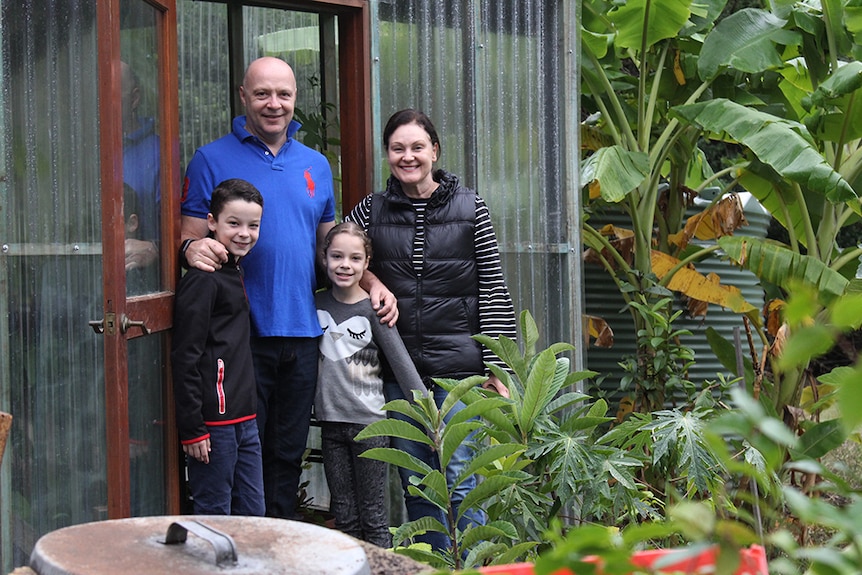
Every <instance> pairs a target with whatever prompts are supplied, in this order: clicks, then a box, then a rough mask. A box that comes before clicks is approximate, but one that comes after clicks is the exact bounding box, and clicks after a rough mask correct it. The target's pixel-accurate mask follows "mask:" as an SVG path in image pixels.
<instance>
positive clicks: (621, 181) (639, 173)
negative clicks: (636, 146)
mask: <svg viewBox="0 0 862 575" xmlns="http://www.w3.org/2000/svg"><path fill="white" fill-rule="evenodd" d="M648 174H649V157H648V156H647V155H646V154H645V153H643V152H630V151H628V150H626V149H625V148H623V147H622V146H608V147H606V148H601V149H599V150H598V151H597V152H596V153H595V154H593V155H592V156H590V157H589V158H587V159H586V160H585V161H584V163H583V167H582V168H581V181H582V182H585V183H587V184H589V186H590V197H593V198H595V197H599V196H601V197H602V198H603V199H604V200H606V201H608V202H619V201H622V200H623V199H624V198H625V197H626V195H627V194H628V193H629V192H631V191H632V190H634V189H635V188H636V187H638V186H639V185H641V183H643V181H644V180H645V179H646V178H647V175H648Z"/></svg>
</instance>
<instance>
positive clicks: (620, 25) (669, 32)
mask: <svg viewBox="0 0 862 575" xmlns="http://www.w3.org/2000/svg"><path fill="white" fill-rule="evenodd" d="M691 4H692V0H629V1H628V2H625V3H623V4H621V5H620V7H619V8H614V9H612V10H611V11H610V12H609V13H608V18H609V19H610V20H611V22H613V23H614V25H615V27H616V29H617V30H618V33H617V39H616V45H617V47H618V48H629V49H632V50H636V51H638V52H640V50H641V48H642V47H643V46H642V45H643V37H644V33H646V47H647V48H649V47H650V46H653V45H654V44H656V43H657V42H660V41H662V40H666V39H668V38H675V37H676V36H677V35H678V34H679V31H680V29H681V28H682V27H683V26H684V25H685V24H686V23H687V22H688V19H689V16H690V14H691V11H690V10H689V8H690V6H691ZM644 23H646V26H645V25H644Z"/></svg>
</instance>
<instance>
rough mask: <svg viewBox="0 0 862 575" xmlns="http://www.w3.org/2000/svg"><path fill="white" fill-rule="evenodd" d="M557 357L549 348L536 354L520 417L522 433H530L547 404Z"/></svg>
mask: <svg viewBox="0 0 862 575" xmlns="http://www.w3.org/2000/svg"><path fill="white" fill-rule="evenodd" d="M556 368H557V359H556V358H555V357H554V354H553V353H551V352H550V351H548V350H545V351H543V352H541V353H540V354H539V355H538V356H536V361H535V363H534V365H533V366H532V367H531V369H530V374H529V376H527V381H526V384H525V385H526V388H525V390H524V403H523V405H522V406H521V410H520V413H519V417H518V422H519V426H520V428H521V432H522V433H529V432H530V431H531V430H532V429H533V423H534V422H535V420H536V418H537V417H538V416H539V414H540V413H542V411H543V410H544V409H545V406H546V405H547V401H546V398H547V397H548V390H549V389H550V388H552V387H553V385H554V374H555V373H556Z"/></svg>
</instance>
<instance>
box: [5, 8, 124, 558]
mask: <svg viewBox="0 0 862 575" xmlns="http://www.w3.org/2000/svg"><path fill="white" fill-rule="evenodd" d="M0 36H2V43H0V46H2V86H3V90H2V93H0V94H2V95H0V109H2V110H3V114H2V123H0V138H2V144H0V150H2V167H3V170H2V174H1V175H0V246H2V249H0V321H2V322H3V325H2V330H0V409H2V410H3V411H9V412H11V413H12V414H13V416H14V418H15V419H14V422H13V428H12V433H11V436H10V443H9V445H8V446H7V450H6V454H5V456H4V461H3V467H2V473H0V570H2V571H3V572H9V571H10V570H11V568H12V566H18V565H25V564H27V561H28V558H29V554H30V551H31V549H32V546H33V544H34V543H35V541H36V539H37V538H38V537H39V536H41V535H42V534H44V533H46V532H48V531H51V530H53V529H57V528H59V527H63V526H65V525H69V524H72V523H81V522H84V521H90V520H93V519H99V518H103V517H104V516H105V510H106V506H107V497H106V485H105V478H106V454H105V430H104V424H103V422H104V411H105V408H104V388H103V381H104V374H103V349H102V345H103V341H102V339H101V338H99V337H96V336H95V334H94V333H93V330H92V329H90V327H89V326H88V324H87V322H88V321H89V320H90V319H95V318H100V317H102V311H101V307H102V303H101V299H102V297H101V269H102V266H101V255H100V254H101V214H100V185H99V162H98V157H99V153H98V151H99V144H98V125H99V124H98V113H97V110H98V107H97V106H98V98H97V94H98V83H97V82H95V81H94V80H93V79H94V78H96V77H97V46H96V14H95V3H94V2H92V1H86V0H38V1H37V0H2V1H0Z"/></svg>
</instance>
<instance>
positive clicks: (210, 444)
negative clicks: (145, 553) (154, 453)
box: [171, 179, 265, 516]
mask: <svg viewBox="0 0 862 575" xmlns="http://www.w3.org/2000/svg"><path fill="white" fill-rule="evenodd" d="M262 214H263V197H262V196H261V194H260V192H259V191H258V190H257V188H255V187H254V186H253V185H251V184H250V183H248V182H246V181H245V180H240V179H231V180H225V181H224V182H222V183H220V184H219V185H218V186H216V188H215V190H213V194H212V200H211V202H210V213H209V214H207V226H208V228H209V230H210V236H211V237H213V238H214V239H215V240H216V241H218V242H220V243H221V244H222V245H224V246H225V248H227V251H228V262H227V263H226V264H225V265H223V266H222V267H221V269H219V270H217V271H216V272H214V273H209V272H203V271H200V270H197V269H190V270H188V272H187V273H186V274H185V275H184V276H183V278H182V279H181V280H180V283H179V286H178V288H177V297H176V307H175V310H174V336H173V349H172V352H171V360H172V362H173V375H174V400H175V403H176V412H177V428H178V430H179V436H180V443H181V444H182V447H183V451H184V452H185V454H186V456H187V458H186V459H187V461H188V473H189V492H190V494H191V496H192V498H193V500H194V513H195V514H197V515H256V516H263V515H264V512H265V504H264V497H263V472H262V464H261V450H260V436H259V435H258V428H257V421H256V412H257V390H256V386H255V379H254V367H253V365H252V356H251V347H250V343H249V338H250V320H249V305H248V299H247V298H246V294H245V289H244V287H243V281H242V270H241V268H240V267H239V261H240V259H241V258H242V257H243V256H245V255H246V254H247V253H248V252H249V250H251V248H252V247H253V246H254V244H255V242H257V238H258V233H259V230H260V220H261V216H262Z"/></svg>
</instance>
